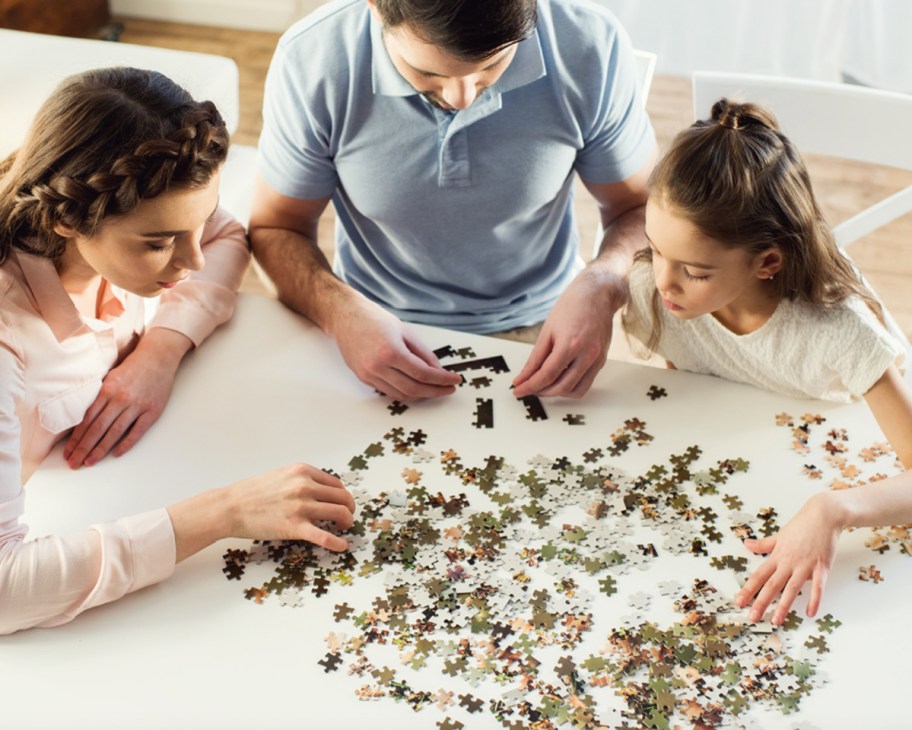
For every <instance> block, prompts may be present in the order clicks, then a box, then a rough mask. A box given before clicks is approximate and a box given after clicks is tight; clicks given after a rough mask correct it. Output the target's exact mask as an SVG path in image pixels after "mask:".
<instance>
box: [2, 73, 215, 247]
mask: <svg viewBox="0 0 912 730" xmlns="http://www.w3.org/2000/svg"><path fill="white" fill-rule="evenodd" d="M228 142H229V140H228V130H227V129H226V127H225V122H224V120H223V119H222V116H221V115H220V114H219V112H218V109H216V107H215V105H214V104H213V103H212V102H211V101H202V102H197V101H194V100H193V98H192V97H191V96H190V94H189V93H188V92H187V91H186V90H184V89H183V88H181V87H180V86H178V85H177V84H175V83H174V82H173V81H171V80H170V79H169V78H168V77H167V76H164V75H163V74H160V73H158V72H156V71H145V70H140V69H135V68H122V67H121V68H106V69H96V70H92V71H88V72H85V73H81V74H76V75H74V76H70V77H69V78H67V79H65V80H64V81H63V82H61V84H60V85H59V86H58V87H57V89H56V90H55V91H54V92H53V93H52V94H51V96H50V98H48V100H47V101H45V103H44V104H43V105H42V107H41V109H40V110H39V112H38V114H37V116H36V117H35V120H34V122H33V123H32V127H31V129H30V131H29V133H28V136H27V137H26V140H25V143H24V144H23V146H22V147H21V148H20V149H19V150H18V151H17V152H14V153H13V154H12V155H10V156H9V157H8V158H7V159H6V160H4V161H2V162H0V263H2V262H3V261H5V260H6V258H7V256H8V255H9V252H10V249H11V248H12V247H14V246H15V247H17V248H20V249H23V250H25V251H28V252H29V253H33V254H37V255H40V256H47V257H49V258H56V257H58V256H60V255H61V254H62V253H63V250H64V248H65V247H66V239H65V238H63V237H62V236H60V235H59V234H57V233H56V232H55V230H54V227H55V226H56V225H64V226H67V227H69V228H72V229H74V230H75V231H77V232H78V233H79V234H81V235H85V236H91V235H93V234H94V233H95V232H96V230H97V229H98V226H99V225H100V224H101V222H102V221H103V220H104V219H105V218H107V217H108V216H121V215H126V214H127V213H129V212H130V211H132V210H133V209H134V208H136V206H137V205H139V204H140V202H142V201H143V200H148V199H149V198H154V197H156V196H158V195H160V194H162V193H164V192H166V191H168V190H172V189H193V188H200V187H204V186H205V185H206V184H207V183H208V182H209V180H210V179H211V178H212V176H213V174H215V172H216V171H217V170H218V168H219V166H220V165H221V164H222V163H223V162H224V161H225V158H226V156H227V153H228Z"/></svg>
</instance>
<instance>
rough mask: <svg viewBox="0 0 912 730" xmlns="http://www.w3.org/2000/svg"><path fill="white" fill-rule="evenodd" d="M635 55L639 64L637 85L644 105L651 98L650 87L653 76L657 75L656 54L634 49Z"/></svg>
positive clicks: (637, 64)
mask: <svg viewBox="0 0 912 730" xmlns="http://www.w3.org/2000/svg"><path fill="white" fill-rule="evenodd" d="M633 57H634V59H635V60H636V66H637V86H638V87H639V89H640V96H641V97H642V99H643V106H646V100H647V99H648V98H649V89H650V87H651V86H652V77H653V76H654V75H655V67H656V54H654V53H651V52H649V51H641V50H639V49H634V51H633Z"/></svg>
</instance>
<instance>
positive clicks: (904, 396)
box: [624, 99, 912, 624]
mask: <svg viewBox="0 0 912 730" xmlns="http://www.w3.org/2000/svg"><path fill="white" fill-rule="evenodd" d="M646 236H647V238H648V240H649V248H648V249H646V250H644V251H642V252H641V253H640V254H639V255H638V257H637V261H636V262H635V263H634V266H633V269H632V270H631V274H630V300H629V303H628V305H627V309H626V311H625V314H624V326H625V329H626V331H627V333H628V334H629V335H631V336H632V337H633V338H635V339H636V340H639V341H640V342H641V343H642V344H643V345H645V347H646V349H647V350H648V351H650V352H652V353H658V354H659V355H660V356H662V357H664V358H665V359H666V360H667V361H668V363H669V365H670V366H672V367H676V368H679V369H681V370H688V371H692V372H697V373H705V374H712V375H718V376H721V377H724V378H727V379H729V380H734V381H738V382H742V383H749V384H751V385H754V386H757V387H760V388H765V389H767V390H771V391H775V392H778V393H782V394H785V395H788V396H792V397H796V398H819V399H823V400H830V401H838V402H849V401H853V400H857V399H860V398H864V399H865V400H866V401H867V403H868V405H869V407H870V408H871V411H872V412H873V414H874V416H875V417H876V419H877V421H878V423H879V424H880V427H881V428H882V429H883V432H884V434H885V435H886V436H887V438H888V439H889V440H890V443H891V444H892V445H893V448H894V449H895V451H896V454H897V455H898V456H899V458H900V460H901V461H902V463H903V465H904V466H905V467H906V468H907V469H908V468H910V467H912V392H910V388H909V387H908V385H907V384H906V383H905V382H904V381H903V378H902V375H901V373H900V370H899V367H901V366H902V365H903V360H904V357H905V349H904V347H903V345H902V344H901V343H900V342H899V341H897V339H896V338H895V337H893V336H892V335H891V334H890V333H889V332H888V331H887V329H886V327H885V326H884V323H883V318H882V310H881V307H880V305H879V303H878V302H877V300H876V299H875V297H874V296H873V294H872V293H871V291H870V290H869V289H868V288H867V287H866V286H865V284H864V283H863V282H862V281H861V279H860V278H859V276H858V274H857V273H856V271H855V269H854V268H853V266H852V264H851V262H850V261H849V260H848V259H847V258H846V257H845V256H844V255H843V254H842V253H841V252H840V250H839V249H838V248H837V246H836V243H835V241H834V239H833V236H832V234H831V232H830V229H829V228H828V226H827V224H826V222H825V221H824V219H823V216H822V214H821V212H820V209H819V207H818V205H817V202H816V200H815V198H814V193H813V190H812V188H811V182H810V178H809V176H808V173H807V170H806V169H805V166H804V163H803V161H802V160H801V157H800V156H799V154H798V152H797V151H796V149H795V148H794V146H793V145H792V144H791V143H790V141H789V140H788V139H787V138H786V137H785V136H784V135H783V134H782V132H780V131H779V128H778V126H777V123H776V121H775V118H774V117H773V115H772V114H771V113H770V112H768V111H767V110H765V109H763V108H761V107H759V106H757V105H755V104H750V103H745V104H739V103H734V102H732V101H729V100H727V99H721V100H720V101H718V102H716V104H715V105H714V106H713V108H712V114H711V117H710V118H709V119H706V120H703V121H699V122H696V123H695V124H693V125H692V126H691V127H689V128H688V129H686V130H684V131H683V132H681V133H680V134H679V135H678V136H677V137H676V138H675V139H674V141H673V143H672V145H671V148H670V150H669V151H668V152H667V153H666V155H665V156H664V158H663V159H662V160H661V161H660V162H659V164H658V165H657V167H656V168H655V169H654V170H653V172H652V176H651V178H650V182H649V200H648V203H647V205H646ZM906 522H912V477H910V474H909V472H908V471H907V472H903V473H902V474H900V475H898V476H895V477H893V478H891V479H887V480H884V481H880V482H876V483H871V484H866V485H864V486H862V487H859V488H855V489H849V490H843V491H831V492H825V493H820V494H816V495H814V496H813V497H811V498H810V499H809V500H808V501H807V502H806V503H805V505H804V506H803V507H802V508H801V510H800V511H799V512H798V514H797V515H795V517H793V518H792V520H791V521H790V522H789V523H788V524H787V525H785V527H783V528H782V530H780V531H779V533H778V534H776V535H773V536H772V537H768V538H765V539H762V540H747V541H745V544H746V546H747V547H748V549H749V550H751V551H753V552H755V553H763V554H768V557H767V558H766V560H765V561H764V562H763V563H762V564H761V565H760V566H759V567H758V568H757V569H756V570H755V571H754V573H753V574H752V575H751V577H750V579H749V580H748V581H747V583H746V584H745V585H744V587H743V588H742V589H741V591H740V592H739V593H738V595H737V597H736V601H737V602H738V603H739V605H741V606H745V605H747V604H748V603H751V602H752V607H751V611H750V618H751V620H754V621H758V620H760V619H761V618H762V617H763V615H764V614H765V612H766V610H767V608H768V607H769V605H770V604H771V603H772V602H773V601H774V599H776V598H777V597H778V602H777V605H776V608H775V610H774V612H773V614H772V621H773V623H775V624H779V623H782V621H784V620H785V617H786V615H787V613H788V611H789V610H790V607H791V605H792V603H793V602H794V600H795V597H796V596H797V595H798V592H799V590H800V589H801V587H802V586H803V585H804V583H805V582H806V581H811V584H812V585H811V594H810V598H809V601H808V606H807V612H808V615H809V616H813V615H814V614H815V613H816V611H817V609H818V607H819V605H820V599H821V595H822V593H823V590H824V586H825V584H826V580H827V576H828V573H829V570H830V566H831V565H832V562H833V557H834V554H835V550H836V543H837V540H838V538H839V535H840V533H841V531H842V530H843V529H845V528H846V527H850V526H876V525H890V524H900V523H906Z"/></svg>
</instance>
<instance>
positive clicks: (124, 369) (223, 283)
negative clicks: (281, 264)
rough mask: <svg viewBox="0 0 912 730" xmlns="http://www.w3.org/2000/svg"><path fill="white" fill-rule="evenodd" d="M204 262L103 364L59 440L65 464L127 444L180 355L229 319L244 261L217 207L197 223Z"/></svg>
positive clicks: (152, 415)
mask: <svg viewBox="0 0 912 730" xmlns="http://www.w3.org/2000/svg"><path fill="white" fill-rule="evenodd" d="M202 250H203V254H204V256H205V259H206V265H205V266H204V267H203V269H202V270H200V271H198V272H194V273H193V274H192V275H191V276H190V277H189V278H188V279H187V281H185V282H181V283H180V284H178V286H176V287H175V288H174V289H172V290H171V291H168V292H166V293H165V294H163V295H162V296H161V301H160V305H159V308H158V310H157V312H156V314H155V317H154V318H153V319H152V322H151V324H150V328H149V329H148V330H147V331H146V333H145V334H144V335H143V336H142V338H141V339H140V341H139V344H138V345H137V347H136V349H135V350H134V351H133V352H132V353H130V354H129V355H128V356H127V357H126V358H125V359H124V361H123V362H122V363H120V365H118V366H117V367H116V368H114V369H113V370H111V372H110V373H108V375H107V377H106V378H105V381H104V385H103V386H102V389H101V391H100V392H99V394H98V397H97V398H96V400H95V402H94V403H93V404H92V405H91V406H90V407H89V409H88V410H87V411H86V415H85V418H84V419H83V421H82V423H80V424H79V425H78V426H76V428H74V429H73V433H72V434H71V435H70V437H69V439H68V440H67V443H66V446H65V447H64V452H63V455H64V458H65V459H66V460H67V463H68V464H69V465H70V467H71V468H73V469H77V468H79V467H80V466H92V465H93V464H95V463H97V462H98V461H99V460H100V459H101V458H102V457H104V456H105V454H107V453H108V452H109V451H112V450H113V453H114V455H115V456H121V455H123V454H125V453H126V452H127V451H129V450H130V449H131V448H132V447H133V446H134V444H136V442H137V441H139V439H140V438H141V437H142V436H143V434H145V432H146V431H147V430H148V429H149V427H150V426H151V425H152V424H153V423H155V421H157V420H158V418H159V416H161V414H162V412H163V411H164V409H165V406H166V405H167V403H168V399H169V398H170V396H171V389H172V387H173V385H174V378H175V376H176V375H177V368H178V366H179V365H180V362H181V360H182V359H183V357H184V355H185V354H186V353H187V352H189V351H190V350H191V349H192V348H193V347H195V346H197V345H199V344H200V343H201V342H202V341H203V340H205V339H206V337H208V336H209V335H210V334H211V333H212V331H213V330H214V329H215V328H216V327H218V326H219V325H220V324H222V323H223V322H226V321H227V320H228V319H230V317H231V315H232V313H233V312H234V302H235V296H236V292H237V289H238V287H239V286H240V284H241V279H242V278H243V276H244V272H245V271H246V269H247V265H248V263H249V261H250V249H249V247H248V243H247V237H246V234H245V233H244V229H243V227H242V226H241V224H240V223H238V222H237V221H236V220H235V219H234V218H232V217H231V215H230V214H228V213H227V212H225V211H223V210H221V209H219V210H217V211H216V214H215V216H214V217H213V219H212V220H211V221H210V222H209V223H207V224H206V227H205V229H204V231H203V239H202Z"/></svg>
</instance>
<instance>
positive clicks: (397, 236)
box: [258, 0, 655, 334]
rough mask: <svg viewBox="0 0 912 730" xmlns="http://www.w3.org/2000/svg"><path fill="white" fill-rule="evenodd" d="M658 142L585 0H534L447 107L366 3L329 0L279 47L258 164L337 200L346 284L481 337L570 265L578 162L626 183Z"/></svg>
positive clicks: (309, 193) (284, 182) (586, 173)
mask: <svg viewBox="0 0 912 730" xmlns="http://www.w3.org/2000/svg"><path fill="white" fill-rule="evenodd" d="M654 144H655V135H654V133H653V130H652V127H651V125H650V122H649V118H648V116H647V115H646V113H645V111H644V109H643V106H642V103H641V100H640V99H639V98H638V92H637V89H636V70H635V62H634V60H633V58H632V56H631V49H630V42H629V40H628V38H627V36H626V34H625V33H624V31H623V29H622V28H621V27H620V26H619V25H618V23H617V20H616V19H615V18H614V16H613V15H611V13H610V12H609V11H607V10H605V9H604V8H601V7H599V6H596V5H594V4H592V3H590V2H588V1H587V0H539V3H538V25H537V28H536V31H535V32H534V33H533V34H532V35H531V36H530V37H529V38H527V39H526V40H524V41H522V42H521V43H519V45H518V47H517V51H516V54H515V56H514V58H513V61H512V62H511V63H510V65H509V66H508V67H507V69H506V70H505V72H504V73H503V75H502V76H501V77H500V79H498V81H497V82H496V83H495V84H494V85H493V86H491V87H490V88H488V89H487V90H486V91H485V92H484V93H483V94H482V95H481V96H479V98H478V99H476V101H475V102H474V103H473V104H472V105H471V106H470V107H469V108H467V109H464V110H461V111H457V112H444V111H442V110H440V109H437V108H436V107H434V106H433V105H431V104H430V103H429V102H427V101H426V100H425V99H424V97H423V96H421V95H420V94H419V93H418V92H416V91H415V89H414V88H413V87H412V86H411V85H410V84H409V83H408V82H407V81H405V79H403V78H402V76H400V74H399V72H398V71H397V70H396V68H395V66H393V63H392V61H391V60H390V58H389V55H388V54H387V51H386V47H385V46H384V44H383V40H382V38H381V29H380V26H379V24H378V23H376V22H375V21H374V20H373V18H372V16H371V14H370V12H369V10H368V5H367V2H365V0H335V1H334V2H330V3H328V4H326V5H324V6H322V7H321V8H320V9H318V10H317V11H316V12H314V13H313V14H311V15H310V16H308V17H307V18H304V19H303V20H301V21H300V22H298V23H296V24H295V25H293V26H292V27H291V28H290V29H289V30H288V31H287V32H286V33H285V34H284V35H283V36H282V38H281V40H280V41H279V44H278V47H277V49H276V53H275V56H274V58H273V60H272V64H271V66H270V69H269V74H268V76H267V80H266V89H265V101H264V107H263V132H262V135H261V137H260V141H259V161H258V169H259V172H260V175H261V176H262V177H263V179H264V180H265V181H266V182H267V183H268V184H269V185H270V186H272V187H273V188H274V189H275V190H277V191H278V192H279V193H282V194H283V195H286V196H289V197H293V198H301V199H317V198H324V197H327V196H329V195H332V201H333V204H334V206H335V209H336V213H337V223H336V256H335V261H334V270H335V273H336V274H337V275H338V276H339V277H340V278H341V279H342V280H343V281H345V282H347V283H348V284H350V285H351V286H352V287H354V288H355V289H357V290H358V291H360V292H362V293H363V294H365V295H366V296H367V297H368V298H370V299H371V300H373V301H374V302H377V303H378V304H380V305H382V306H383V307H385V308H386V309H388V310H390V311H391V312H393V313H394V314H396V315H397V316H398V317H400V318H401V319H403V320H405V321H410V322H420V323H424V324H432V325H438V326H443V327H450V328H453V329H459V330H463V331H467V332H475V333H481V334H484V333H489V332H496V331H501V330H506V329H511V328H514V327H520V326H524V325H529V324H534V323H536V322H540V321H541V320H543V319H544V318H545V316H546V315H547V314H548V312H549V310H550V309H551V307H552V306H553V305H554V303H555V301H556V300H557V298H558V297H559V296H560V294H561V292H562V291H563V290H564V288H565V287H566V286H567V284H568V283H569V282H570V280H571V279H572V278H573V277H574V276H575V275H576V273H578V271H579V269H580V268H581V266H582V260H581V259H580V257H579V253H578V249H579V232H578V231H577V226H576V221H575V217H574V212H573V205H572V202H573V189H574V173H577V174H579V175H580V176H581V177H582V178H583V179H585V180H587V181H590V182H594V183H609V182H617V181H620V180H623V179H625V178H628V177H630V176H631V175H632V174H634V173H635V172H636V171H638V170H639V169H640V168H641V167H642V166H643V165H644V164H645V163H646V161H647V159H648V156H649V154H650V152H651V150H652V149H653V146H654ZM590 235H592V233H590V232H586V237H587V240H588V238H589V236H590Z"/></svg>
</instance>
